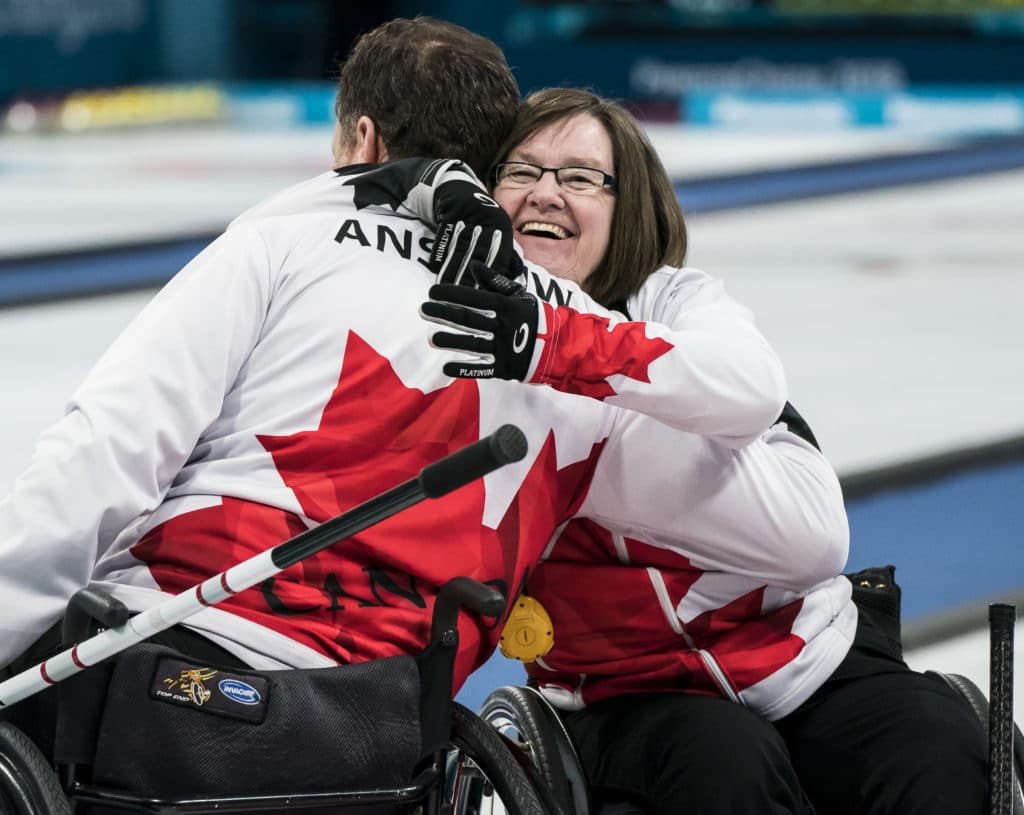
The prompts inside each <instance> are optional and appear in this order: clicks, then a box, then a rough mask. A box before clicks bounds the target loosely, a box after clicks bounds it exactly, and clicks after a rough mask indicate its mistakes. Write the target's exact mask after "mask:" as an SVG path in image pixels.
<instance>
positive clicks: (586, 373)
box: [530, 303, 674, 399]
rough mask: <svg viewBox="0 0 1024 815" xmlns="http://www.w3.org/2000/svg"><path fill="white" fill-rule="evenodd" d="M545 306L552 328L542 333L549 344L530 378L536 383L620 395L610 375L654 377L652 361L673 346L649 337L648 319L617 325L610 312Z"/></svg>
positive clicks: (640, 379) (569, 390) (598, 394)
mask: <svg viewBox="0 0 1024 815" xmlns="http://www.w3.org/2000/svg"><path fill="white" fill-rule="evenodd" d="M542 305H543V306H544V314H545V319H546V320H547V330H546V331H545V332H543V333H538V334H537V338H538V339H539V340H543V341H544V345H543V347H542V348H541V356H540V361H539V362H538V364H537V370H536V372H535V373H534V375H533V377H532V378H531V380H530V381H531V382H533V383H534V384H543V385H551V386H552V387H553V388H556V389H557V390H560V391H562V392H563V393H578V394H582V395H583V396H589V397H591V398H592V399H606V398H608V397H609V396H615V394H616V390H615V389H614V388H613V387H612V386H611V384H609V382H608V379H609V377H611V376H614V375H622V376H628V377H629V378H630V379H635V380H637V381H638V382H650V381H651V379H650V375H649V374H648V368H649V367H650V364H651V363H652V362H654V360H656V359H657V358H658V357H660V356H662V355H664V354H667V353H668V352H669V351H671V350H672V348H673V347H674V346H673V345H672V344H671V343H669V342H666V341H665V340H663V339H662V338H661V337H648V336H647V332H646V329H645V324H644V323H633V322H625V323H618V324H616V325H614V326H612V325H611V320H610V319H609V318H607V317H601V316H598V315H596V314H584V313H583V312H580V311H576V310H575V309H572V308H569V307H568V306H558V307H557V308H553V307H552V306H550V305H548V304H547V303H543V304H542Z"/></svg>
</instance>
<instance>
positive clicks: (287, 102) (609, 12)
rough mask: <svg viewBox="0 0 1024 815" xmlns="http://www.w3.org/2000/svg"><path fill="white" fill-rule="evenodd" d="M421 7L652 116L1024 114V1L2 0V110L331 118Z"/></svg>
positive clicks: (29, 118)
mask: <svg viewBox="0 0 1024 815" xmlns="http://www.w3.org/2000/svg"><path fill="white" fill-rule="evenodd" d="M416 14H430V15H433V16H436V17H440V18H443V19H448V20H452V21H455V22H458V23H461V24H462V25H465V26H466V27H468V28H470V29H472V30H474V31H476V32H478V33H480V34H483V35H485V36H488V37H491V38H492V39H494V40H495V41H496V42H497V43H498V44H499V45H501V46H502V48H503V49H504V50H505V53H506V54H507V56H508V59H509V62H510V64H511V65H512V67H513V70H514V71H515V72H516V76H517V78H518V80H519V83H520V86H521V88H522V90H523V91H524V92H529V91H531V90H535V89H537V88H540V87H544V86H549V85H559V84H568V85H577V86H583V87H589V88H592V89H594V90H595V91H597V92H599V93H602V94H604V95H607V96H611V97H614V98H617V99H620V100H623V101H625V102H627V103H628V104H630V105H631V106H632V107H633V109H634V110H635V111H636V112H637V113H638V114H639V115H640V116H641V117H642V118H646V119H648V120H653V119H663V120H669V121H675V122H678V121H686V122H688V123H690V124H697V125H701V124H710V125H715V126H718V125H725V126H729V127H737V126H742V127H758V128H762V127H766V126H772V125H773V123H774V122H775V121H776V120H779V119H781V120H782V121H783V122H786V123H789V124H791V125H793V126H796V127H799V128H803V127H815V128H818V127H821V126H823V125H824V126H829V127H848V126H851V125H857V126H861V125H868V126H879V125H882V126H887V125H893V124H897V125H906V124H907V123H908V122H912V123H914V124H915V125H918V124H921V123H922V122H924V123H926V124H928V125H929V126H930V125H931V124H933V123H935V122H936V121H938V122H939V124H943V125H944V126H945V123H946V122H948V121H949V120H951V119H952V120H953V123H954V124H955V125H956V126H957V127H960V126H961V123H963V122H966V123H967V124H968V125H970V124H971V122H976V123H977V126H976V129H980V130H984V131H995V132H1000V133H1006V132H1014V133H1016V132H1019V131H1021V130H1024V59H1022V58H1021V54H1022V53H1024V0H995V2H982V0H575V2H557V3H556V2H549V1H548V0H488V2H487V3H480V2H478V0H421V1H420V2H416V1H415V0H388V1H386V2H379V3H372V4H371V3H353V2H348V0H0V114H4V115H3V119H4V120H5V122H6V128H7V129H9V130H12V131H27V130H32V129H44V130H45V129H51V128H62V129H72V130H74V129H79V130H81V129H86V127H109V126H119V125H121V124H125V123H127V124H162V123H165V122H169V121H183V120H188V121H200V120H208V119H218V118H221V119H222V118H231V119H232V120H233V121H236V122H237V121H238V120H239V117H240V116H242V118H244V119H245V121H246V122H258V123H261V124H264V125H267V126H270V125H274V124H277V125H281V124H284V125H291V124H294V123H301V122H306V123H313V122H316V123H319V122H321V121H324V120H327V121H329V119H330V97H331V96H332V94H333V88H332V81H333V79H334V78H335V77H336V72H337V61H338V59H339V58H340V57H342V56H344V55H345V54H346V53H347V51H348V49H349V47H350V45H351V44H352V42H353V40H354V39H355V37H356V36H358V35H359V34H360V33H362V32H363V31H366V30H368V29H370V28H372V27H374V26H375V25H377V24H378V23H380V22H382V21H384V20H386V19H389V18H391V17H395V16H413V15H416ZM247 83H248V84H247ZM303 83H304V84H303ZM314 84H316V87H313V85H314ZM300 86H301V87H300ZM190 87H191V88H192V90H191V91H189V92H188V93H184V92H183V90H184V89H188V88H190ZM289 88H290V89H289ZM154 89H157V90H155V91H154ZM122 90H123V91H126V95H125V94H122V93H121V91H122ZM904 91H908V92H913V93H914V94H918V95H917V96H913V97H909V98H907V97H903V96H899V97H897V98H894V96H893V95H894V94H902V93H903V92H904ZM112 93H114V94H117V96H116V98H112V97H111V94H112ZM289 94H291V96H289ZM709 94H711V95H709ZM721 94H729V96H726V97H723V96H722V95H721ZM733 94H748V96H747V97H746V98H737V97H735V96H734V95H733ZM751 94H752V96H750V95H751ZM780 94H781V96H780ZM920 94H923V96H921V95H920ZM83 97H84V98H83ZM325 99H326V100H327V101H326V102H325V101H324V100H325ZM282 100H283V101H282ZM310 111H312V112H311V113H310ZM794 111H797V112H799V115H798V116H796V118H794ZM4 112H6V113H4ZM240 112H241V113H240ZM3 127H4V125H3V124H0V129H3Z"/></svg>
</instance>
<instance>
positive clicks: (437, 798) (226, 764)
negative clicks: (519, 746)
mask: <svg viewBox="0 0 1024 815" xmlns="http://www.w3.org/2000/svg"><path fill="white" fill-rule="evenodd" d="M117 605H119V604H116V601H110V600H109V598H105V597H103V596H102V595H100V596H98V598H97V595H95V594H90V593H86V594H85V595H84V596H83V597H79V596H78V595H76V598H74V599H73V601H72V603H71V605H70V606H69V613H68V615H67V617H66V618H65V628H64V632H65V634H64V641H65V643H67V644H70V643H71V642H78V641H81V639H82V638H83V637H81V636H80V635H81V634H82V633H83V631H82V630H81V628H82V625H83V622H84V623H92V624H93V629H95V627H96V625H97V623H98V625H99V627H111V626H112V625H117V624H121V623H123V622H124V620H125V619H126V612H123V608H121V609H118V608H117ZM503 607H504V598H503V597H502V596H501V594H500V593H498V592H496V591H494V590H493V589H491V588H490V587H488V586H485V585H483V584H481V583H478V582H476V581H473V580H470V579H468V578H464V577H459V578H454V579H453V580H450V581H448V583H446V584H445V585H444V586H443V587H442V589H441V591H440V593H439V595H438V598H437V601H436V603H435V607H434V612H433V617H432V623H431V632H430V641H429V644H428V646H427V647H426V649H425V650H424V651H423V652H422V653H421V654H419V655H417V656H415V657H409V656H398V657H389V658H386V659H379V660H373V661H370V662H365V663H357V664H352V665H344V666H338V667H336V668H325V669H316V670H296V671H269V672H259V671H243V670H237V671H236V670H224V671H221V673H220V676H223V677H228V678H227V679H219V680H218V678H217V676H215V674H216V673H217V669H216V668H214V667H212V666H210V667H207V666H205V664H204V666H203V667H202V668H195V667H192V668H189V669H188V670H186V671H184V672H180V671H178V670H177V669H178V668H179V667H180V665H181V664H186V665H189V664H190V665H192V666H195V665H198V664H199V663H196V662H195V661H194V660H193V661H191V662H190V661H189V658H188V657H185V656H183V655H182V654H179V653H177V652H175V651H173V650H172V649H168V648H166V647H164V646H159V645H152V644H148V643H145V642H143V643H140V644H138V645H135V646H132V647H131V648H129V649H127V650H126V651H124V652H122V653H121V654H118V655H116V656H115V657H112V658H111V659H109V660H107V661H106V662H104V663H100V664H99V665H96V666H93V667H91V668H89V669H88V670H86V671H83V672H82V673H80V674H78V675H76V676H74V677H72V678H70V679H68V680H66V681H65V682H63V683H60V684H58V685H57V686H56V687H53V688H49V689H48V690H46V691H43V694H53V693H54V692H57V691H66V692H65V693H63V695H61V696H60V697H59V698H57V701H56V702H55V705H56V713H57V727H56V736H55V745H54V760H53V761H50V760H48V759H47V758H46V757H44V754H43V752H42V751H41V750H40V749H39V747H38V746H37V745H36V744H35V743H34V742H33V741H32V740H31V739H29V738H28V736H26V734H25V733H23V732H22V731H21V730H19V729H18V728H17V727H15V726H14V725H13V724H12V723H11V722H10V721H0V813H2V814H3V815H71V813H79V814H80V815H113V813H124V812H145V813H168V814H170V813H175V814H176V813H181V814H182V815H184V814H185V813H213V812H217V813H243V812H244V813H289V815H291V813H302V815H314V813H318V814H319V815H323V814H324V813H327V814H328V815H330V813H346V815H364V813H365V814H366V815H369V813H398V812H415V813H423V815H428V814H431V813H433V814H434V815H441V813H443V814H444V815H453V814H454V813H460V814H461V813H466V814H467V815H476V813H479V812H482V811H487V810H488V809H489V808H490V809H497V810H498V811H502V810H503V811H505V812H507V813H509V815H554V812H555V810H553V809H552V808H551V805H550V795H549V793H548V792H547V791H546V790H544V789H542V788H541V786H540V782H539V781H538V779H537V777H536V776H533V775H531V769H530V766H529V764H528V763H527V762H525V761H523V759H522V757H521V756H520V755H519V754H518V752H517V751H516V750H514V749H513V748H512V747H511V746H510V744H509V743H508V742H507V741H505V740H503V739H502V738H501V736H500V735H499V734H498V733H497V731H495V730H494V729H493V728H491V727H490V726H489V725H487V724H486V723H485V722H484V721H483V720H482V719H480V718H479V717H478V716H477V715H476V714H474V713H472V712H470V711H469V710H467V709H466V708H465V707H463V706H461V705H459V704H457V703H456V702H454V701H453V700H452V674H453V667H454V660H455V654H456V652H457V648H458V628H457V620H458V614H459V611H460V609H462V608H465V609H467V610H469V611H472V612H474V613H477V614H481V615H484V616H496V615H498V614H500V612H501V609H502V608H503ZM83 608H85V609H86V611H85V612H83ZM75 632H77V634H78V635H79V636H77V637H73V636H70V634H71V633H75ZM84 633H85V635H86V636H87V635H88V629H87V630H86V631H85V632H84ZM167 666H171V668H172V669H173V670H171V672H170V673H169V674H168V672H167V670H165V668H166V667H167ZM176 672H177V673H176ZM161 677H164V678H163V679H161ZM179 679H185V680H188V682H184V681H183V682H179V683H178V684H177V685H176V686H175V685H174V683H175V682H177V681H178V680H179ZM168 682H170V685H168V684H167V683H168ZM225 682H227V683H228V684H227V685H225ZM218 683H219V684H218ZM186 684H187V687H186ZM207 685H209V686H210V688H214V689H215V688H217V687H221V690H222V691H225V689H226V691H225V695H230V693H233V694H235V696H236V697H238V699H241V701H242V702H243V703H251V702H252V700H253V699H255V698H257V697H261V698H263V699H264V700H265V702H266V704H265V707H264V708H263V710H262V715H263V716H264V718H263V719H262V721H258V722H257V721H256V716H255V715H254V714H251V713H249V712H245V711H243V715H246V716H249V717H250V718H249V720H248V721H239V720H237V719H235V718H230V717H227V716H226V715H223V712H222V713H221V714H220V715H211V713H210V712H197V708H198V707H199V705H197V704H195V701H196V698H198V699H201V700H202V701H205V702H206V703H207V704H210V702H209V700H210V698H211V697H212V693H211V691H210V689H209V688H207V687H206V686H207ZM154 687H156V688H157V689H158V691H159V690H160V689H162V688H165V687H175V689H176V690H175V692H176V693H179V694H180V695H182V696H183V697H185V702H183V703H182V704H161V701H153V698H154V697H153V695H152V694H153V693H154V690H153V689H154ZM318 691H320V692H326V695H325V696H323V695H322V696H321V698H313V697H314V694H315V693H316V692H318ZM228 692H230V693H228ZM43 694H41V695H43ZM165 695H166V693H165ZM190 697H191V698H192V702H193V703H192V704H189V703H188V698H190ZM236 701H237V699H236ZM374 703H379V706H377V707H375V705H374ZM275 705H276V707H275ZM237 707H239V709H243V708H245V704H242V705H238V706H237ZM15 708H16V706H12V708H11V710H12V711H13V710H14V709H15ZM144 708H145V717H144V718H145V722H143V719H142V718H141V717H138V716H137V713H138V711H141V710H143V709H144ZM154 711H155V712H154ZM213 713H214V714H216V713H217V712H216V711H213ZM72 717H73V718H72ZM77 725H80V726H77ZM268 736H269V743H268V738H267V737H268ZM183 764H184V765H187V766H182V765H183Z"/></svg>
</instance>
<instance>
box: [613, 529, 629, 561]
mask: <svg viewBox="0 0 1024 815" xmlns="http://www.w3.org/2000/svg"><path fill="white" fill-rule="evenodd" d="M612 544H613V545H614V546H615V554H617V555H618V556H619V563H621V564H623V565H624V566H628V565H629V550H628V549H627V548H626V539H625V538H624V537H622V535H620V534H619V533H617V532H612Z"/></svg>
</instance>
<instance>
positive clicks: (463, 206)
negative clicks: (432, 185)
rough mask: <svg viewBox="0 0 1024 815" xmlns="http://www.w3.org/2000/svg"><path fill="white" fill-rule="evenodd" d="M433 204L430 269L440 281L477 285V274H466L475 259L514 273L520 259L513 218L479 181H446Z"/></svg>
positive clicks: (436, 194)
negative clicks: (513, 241)
mask: <svg viewBox="0 0 1024 815" xmlns="http://www.w3.org/2000/svg"><path fill="white" fill-rule="evenodd" d="M433 204H434V219H435V221H436V223H437V231H436V232H435V233H434V248H433V251H431V253H430V269H431V271H433V272H434V273H435V274H436V275H437V279H438V280H439V281H440V282H442V283H456V284H459V283H461V284H462V285H464V286H473V285H476V282H475V279H474V278H473V276H472V275H469V274H466V271H467V269H469V266H470V264H471V263H474V262H479V263H482V264H483V265H485V266H489V267H490V268H491V269H494V270H495V271H497V272H500V273H502V274H505V275H509V273H510V272H512V264H513V258H514V259H515V260H516V261H518V260H519V257H518V256H517V255H516V252H515V249H514V248H513V246H512V220H511V219H510V218H509V217H508V215H507V214H506V213H505V210H503V209H502V208H501V207H500V206H498V202H497V201H495V200H494V199H493V198H491V196H489V195H488V194H487V193H486V192H484V191H483V188H482V187H480V186H479V185H478V183H475V182H471V181H467V180H461V179H453V180H450V181H448V180H446V181H442V182H441V183H440V184H439V185H438V186H437V187H436V189H435V191H434V201H433ZM516 272H518V264H517V267H516ZM510 276H511V277H515V274H514V273H513V274H511V275H510Z"/></svg>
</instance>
